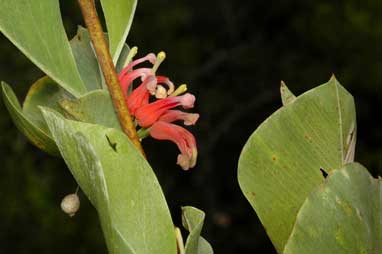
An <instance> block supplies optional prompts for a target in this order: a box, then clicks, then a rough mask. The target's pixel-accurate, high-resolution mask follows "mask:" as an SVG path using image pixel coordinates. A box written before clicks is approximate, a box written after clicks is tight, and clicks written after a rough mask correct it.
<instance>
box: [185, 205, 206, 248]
mask: <svg viewBox="0 0 382 254" xmlns="http://www.w3.org/2000/svg"><path fill="white" fill-rule="evenodd" d="M204 218H205V214H204V212H203V211H202V210H199V209H197V208H195V207H192V206H185V207H182V224H183V227H185V228H186V229H187V230H188V231H189V232H190V234H189V235H188V237H187V240H186V246H185V252H186V254H213V249H212V247H211V245H210V244H209V243H208V242H207V241H206V240H205V239H204V238H203V237H201V236H200V233H201V232H202V228H203V224H204Z"/></svg>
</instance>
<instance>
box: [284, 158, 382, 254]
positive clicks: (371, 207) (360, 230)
mask: <svg viewBox="0 0 382 254" xmlns="http://www.w3.org/2000/svg"><path fill="white" fill-rule="evenodd" d="M381 250H382V180H381V178H379V179H375V178H373V177H372V176H371V175H370V174H369V172H368V171H367V169H366V168H364V167H363V166H362V165H360V164H358V163H351V164H347V165H346V166H344V167H343V168H342V169H339V170H335V171H333V172H332V173H331V174H329V176H328V177H327V179H326V180H325V182H324V183H323V184H321V185H320V186H319V187H318V188H316V189H315V190H314V191H313V192H312V193H311V194H310V195H309V197H308V198H307V199H306V200H305V202H304V204H303V205H302V207H301V209H300V211H299V212H298V215H297V220H296V223H295V226H294V228H293V231H292V234H291V236H290V238H289V240H288V243H287V244H286V246H285V250H284V254H306V253H309V254H322V253H333V254H334V253H335V254H377V253H380V251H381Z"/></svg>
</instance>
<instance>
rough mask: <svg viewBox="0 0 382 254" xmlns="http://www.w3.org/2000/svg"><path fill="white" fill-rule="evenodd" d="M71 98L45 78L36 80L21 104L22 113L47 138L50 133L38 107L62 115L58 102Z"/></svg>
mask: <svg viewBox="0 0 382 254" xmlns="http://www.w3.org/2000/svg"><path fill="white" fill-rule="evenodd" d="M70 98H73V96H71V95H70V94H69V93H68V92H66V91H65V90H64V89H63V88H61V87H60V86H59V85H58V84H57V83H56V82H54V81H53V80H52V79H50V78H49V77H47V76H45V77H42V78H40V79H39V80H37V81H36V82H35V83H34V84H33V85H32V86H31V87H30V88H29V91H28V93H27V96H26V98H25V100H24V103H23V113H24V114H25V115H26V116H27V118H28V119H29V120H30V121H31V122H33V123H34V124H35V125H36V126H38V127H39V128H40V129H41V130H42V131H43V132H45V133H47V134H48V135H49V136H51V135H50V132H49V129H48V126H47V125H46V123H45V119H44V117H43V115H42V114H41V110H40V109H39V106H44V107H49V108H52V109H54V110H56V111H58V112H60V113H63V112H64V111H63V110H62V108H61V106H60V104H59V102H60V101H61V100H67V99H70Z"/></svg>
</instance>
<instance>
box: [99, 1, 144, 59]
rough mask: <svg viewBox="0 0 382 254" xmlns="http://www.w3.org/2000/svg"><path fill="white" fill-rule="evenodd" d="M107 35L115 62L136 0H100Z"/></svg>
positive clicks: (131, 18)
mask: <svg viewBox="0 0 382 254" xmlns="http://www.w3.org/2000/svg"><path fill="white" fill-rule="evenodd" d="M101 4H102V9H103V12H104V16H105V21H106V27H107V31H108V36H109V48H110V53H111V55H112V57H113V61H114V63H116V62H117V59H118V56H119V54H120V53H121V50H122V47H123V44H124V43H125V40H126V37H127V34H128V33H129V30H130V27H131V23H132V21H133V17H134V12H135V8H136V6H137V0H101Z"/></svg>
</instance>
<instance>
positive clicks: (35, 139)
mask: <svg viewBox="0 0 382 254" xmlns="http://www.w3.org/2000/svg"><path fill="white" fill-rule="evenodd" d="M32 87H33V86H32ZM1 89H2V95H3V100H4V103H5V106H6V107H7V109H8V111H9V114H10V115H11V117H12V120H13V122H14V124H15V125H16V127H17V128H18V129H19V131H20V132H21V133H23V134H24V135H25V136H26V137H27V138H28V139H29V140H30V142H31V143H32V144H34V145H35V146H37V147H38V148H39V149H41V150H43V151H45V152H47V153H49V154H51V155H55V156H57V155H59V151H58V149H57V146H56V144H55V142H54V141H53V139H52V137H51V136H50V133H49V131H47V129H46V125H45V123H44V122H41V121H39V117H38V116H37V115H34V114H29V113H26V112H23V109H22V108H21V106H20V103H19V101H18V99H17V97H16V95H15V94H14V92H13V90H12V88H11V87H10V86H9V85H8V84H6V83H4V82H2V84H1ZM40 114H41V113H40Z"/></svg>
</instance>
